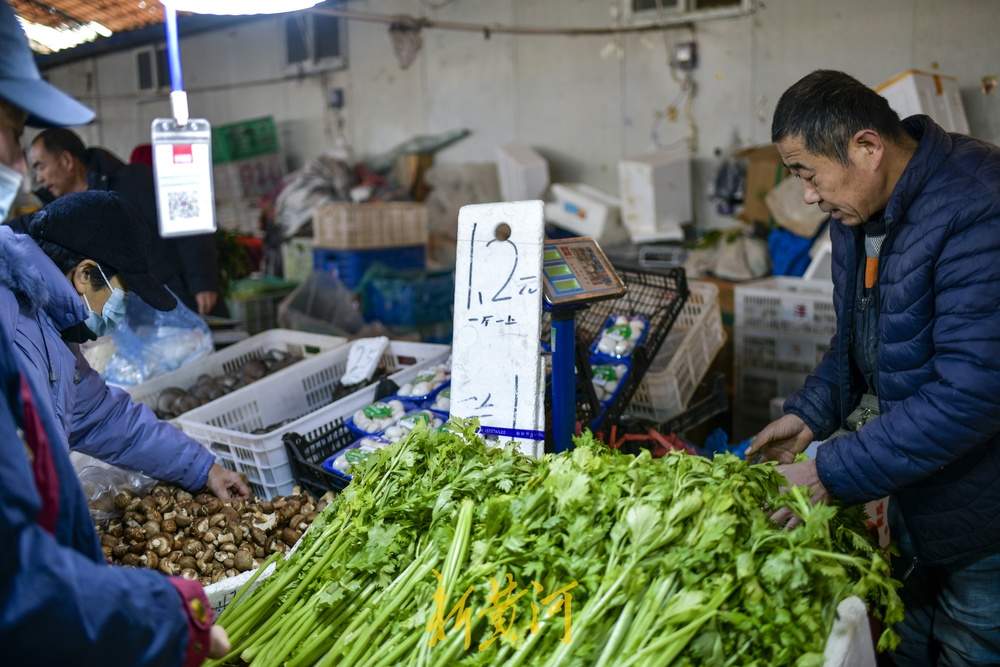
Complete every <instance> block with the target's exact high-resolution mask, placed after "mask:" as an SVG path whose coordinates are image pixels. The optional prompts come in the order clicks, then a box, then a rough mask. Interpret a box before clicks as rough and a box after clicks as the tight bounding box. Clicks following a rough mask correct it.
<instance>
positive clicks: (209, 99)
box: [48, 0, 1000, 225]
mask: <svg viewBox="0 0 1000 667" xmlns="http://www.w3.org/2000/svg"><path fill="white" fill-rule="evenodd" d="M430 4H432V3H429V2H428V3H425V2H421V0H362V1H357V2H351V3H350V7H351V8H355V9H361V10H369V11H377V12H387V13H393V12H403V13H409V14H423V15H427V16H432V17H434V18H442V19H451V20H461V21H471V22H498V23H515V24H524V25H563V26H565V25H569V24H574V25H609V24H610V23H611V21H612V18H611V16H612V13H611V10H612V9H613V8H614V7H615V6H616V5H618V2H617V1H616V0H544V1H542V0H455V1H454V2H452V3H450V4H448V5H446V6H445V7H443V8H440V9H431V8H429V5H430ZM436 4H439V3H436ZM998 9H1000V8H998V3H997V2H995V1H994V0H875V1H872V0H838V1H836V2H830V1H829V0H767V2H766V6H765V7H763V8H762V9H761V10H760V11H759V12H758V13H757V14H756V15H754V16H751V17H743V18H737V19H727V20H721V21H714V22H704V23H699V24H698V25H697V27H696V33H695V35H694V39H696V41H697V42H698V47H699V56H700V66H699V68H698V70H697V71H696V75H695V76H696V81H697V84H698V92H697V95H696V97H695V99H694V103H693V111H694V116H695V118H696V121H697V127H698V136H699V143H698V158H699V159H698V163H697V170H696V189H697V192H696V197H695V201H696V213H697V215H698V219H699V222H700V223H701V224H705V225H714V224H717V223H724V222H725V220H724V219H721V218H719V217H718V216H716V215H715V213H714V211H713V210H712V207H711V206H710V204H709V203H708V200H707V197H706V196H705V192H706V188H707V181H708V179H709V178H710V177H711V175H712V172H713V168H714V165H715V164H716V159H715V157H714V155H715V152H716V150H717V149H719V150H723V151H725V150H727V149H728V148H730V147H732V146H733V145H734V144H736V143H739V144H742V145H746V144H750V143H758V142H766V141H768V140H769V127H770V115H771V113H772V111H773V109H774V105H775V103H776V101H777V99H778V97H779V96H780V94H781V92H782V91H783V90H784V89H785V88H786V87H787V86H788V85H790V84H791V83H793V82H794V81H795V80H796V79H797V78H799V77H801V76H802V75H804V74H806V73H807V72H809V71H811V70H813V69H816V68H821V67H822V68H835V69H842V70H845V71H847V72H849V73H851V74H853V75H855V76H856V77H858V78H859V79H861V80H862V81H864V82H866V83H869V84H876V83H878V82H880V81H882V80H884V79H886V78H888V77H889V76H890V75H892V74H894V73H896V72H898V71H900V70H903V69H907V68H910V67H918V68H922V69H930V68H933V67H938V68H939V69H940V71H941V72H943V73H949V74H954V75H957V76H958V77H959V78H960V80H961V83H962V85H963V89H964V90H965V91H966V94H967V95H969V96H975V95H979V94H980V93H978V92H977V91H978V86H979V81H980V78H981V77H982V76H983V75H987V74H996V73H997V71H998V70H1000V40H998V39H997V38H996V33H995V28H996V25H997V21H996V19H997V16H998ZM690 38H691V33H690V32H689V31H687V30H678V31H674V32H671V33H668V34H667V35H666V36H665V37H664V35H661V34H647V35H642V36H638V35H637V36H629V37H627V38H623V39H621V40H620V41H618V42H617V43H616V44H612V45H611V47H609V48H606V47H608V45H609V42H612V40H611V39H609V38H607V37H588V38H567V37H509V36H495V35H494V36H492V37H491V38H490V39H488V40H487V39H484V38H483V36H482V35H480V34H472V33H459V32H445V31H425V32H424V34H423V42H424V43H423V50H422V51H421V53H420V54H419V55H418V57H417V60H416V62H414V64H413V65H412V66H411V67H410V68H409V69H408V70H401V69H400V67H399V65H398V64H397V62H396V58H395V56H394V54H393V51H392V48H391V44H390V40H389V36H388V34H387V31H386V27H385V26H384V25H377V24H367V23H353V24H351V25H350V27H349V31H348V39H347V43H348V51H349V65H348V68H347V69H346V70H343V71H336V72H327V73H325V74H317V75H308V76H302V77H296V76H293V75H292V76H290V75H289V73H288V71H287V69H286V68H285V67H284V64H283V60H284V55H283V54H284V42H283V32H282V24H281V21H280V19H268V20H263V21H260V22H257V23H253V24H250V25H245V26H241V27H239V28H237V29H233V30H229V31H221V32H215V33H208V34H202V35H196V36H194V37H191V38H190V39H186V40H182V49H183V56H184V67H185V77H186V83H187V87H188V88H189V89H190V90H191V91H192V93H191V96H190V97H191V100H190V102H191V109H192V112H193V113H194V114H195V115H200V116H205V117H207V118H209V119H210V120H211V121H213V123H216V124H222V123H227V122H231V121H236V120H241V119H245V118H252V117H255V116H260V115H266V114H271V115H273V116H274V117H275V118H276V120H277V121H278V123H279V126H280V128H281V131H282V138H283V142H284V146H285V148H286V150H287V153H288V155H289V159H290V162H291V163H292V165H293V166H295V165H298V164H301V163H302V161H304V160H306V159H309V158H311V157H313V156H315V155H317V154H319V153H321V152H322V151H323V150H324V149H326V148H329V147H330V146H331V145H332V142H333V138H334V137H335V129H336V116H335V115H334V112H333V111H331V110H330V109H328V108H327V104H326V100H327V93H328V91H329V90H330V89H332V88H342V89H343V90H344V93H345V96H346V104H347V107H346V109H345V113H344V118H345V121H346V132H347V137H348V139H349V140H350V141H351V143H352V144H353V146H354V148H355V150H356V152H357V153H359V154H368V153H372V152H377V151H381V150H384V149H387V148H390V147H391V146H393V145H394V144H396V143H398V142H400V141H403V140H405V139H407V138H409V137H410V136H412V135H414V134H420V133H428V132H437V131H442V130H448V129H452V128H456V127H468V128H469V129H471V130H472V131H473V134H472V136H471V137H470V138H468V139H466V140H465V141H463V142H461V143H459V144H456V145H455V146H453V147H451V148H449V149H447V150H446V151H444V152H443V153H441V154H440V156H439V161H448V162H463V161H487V160H492V159H493V156H494V148H495V146H496V145H497V144H500V143H505V142H508V141H512V140H516V141H519V142H524V143H529V144H532V145H534V146H536V147H537V148H539V150H540V151H541V152H542V153H543V154H545V155H546V156H547V157H548V158H549V159H550V161H551V165H552V172H553V176H554V178H555V179H556V180H582V181H586V182H588V183H590V184H592V185H596V186H598V187H602V188H605V189H607V190H609V191H611V192H616V191H617V176H616V173H617V172H616V163H617V161H618V159H619V158H621V157H623V156H626V155H629V154H636V153H642V152H645V151H647V150H649V149H651V148H652V146H653V145H652V140H651V131H652V128H653V126H654V123H657V122H658V130H659V135H660V140H661V141H662V142H664V143H670V142H673V141H677V140H682V139H684V138H685V137H686V136H687V126H686V124H685V122H684V119H683V116H681V118H680V119H678V120H676V121H673V122H672V121H670V120H668V119H660V120H659V121H657V114H660V115H662V113H663V110H664V109H665V108H666V107H667V106H668V105H669V104H671V102H672V101H674V100H676V99H677V98H678V95H679V86H678V84H677V83H676V82H675V81H674V80H673V79H672V78H671V76H670V71H669V68H668V67H667V66H666V61H667V48H666V44H668V43H669V42H670V41H671V40H687V39H690ZM615 45H617V46H619V47H620V50H619V52H620V56H619V55H616V54H615V53H613V51H615V49H614V48H613V47H614V46H615ZM609 52H611V53H609ZM48 75H49V77H50V79H51V81H52V82H53V83H55V84H56V85H59V86H62V87H64V88H65V89H67V90H69V91H70V92H72V93H74V94H76V95H77V96H79V97H80V98H81V99H83V100H84V101H86V102H88V103H90V104H92V105H93V106H94V107H95V108H96V109H97V110H98V113H99V122H98V123H97V124H95V125H93V126H91V127H89V128H86V129H85V132H84V134H85V135H86V137H85V138H86V139H87V140H88V141H91V142H95V143H100V144H103V145H105V146H107V147H109V148H111V149H112V150H114V151H116V152H118V153H120V154H123V155H125V156H127V154H128V152H129V151H130V150H131V148H132V146H134V145H135V144H137V143H140V142H143V141H146V140H147V137H148V131H149V123H150V120H151V119H152V118H154V117H156V116H162V115H168V105H167V102H166V99H165V98H164V97H162V96H144V97H139V96H137V95H136V94H135V92H134V90H135V77H136V74H135V56H134V53H133V52H125V53H118V54H112V55H108V56H103V57H100V58H98V59H96V60H88V61H84V62H78V63H73V64H70V65H65V66H61V67H58V68H54V69H52V70H50V71H49V72H48ZM997 94H1000V93H997ZM968 105H969V103H968V102H967V106H968ZM971 106H973V107H974V108H980V107H981V106H982V105H981V104H980V101H979V100H978V99H975V100H973V104H972V105H971ZM998 106H1000V105H997V104H991V105H988V106H987V107H986V108H992V109H997V108H998ZM971 120H972V121H973V130H974V131H975V130H976V129H977V128H976V121H977V119H976V118H972V119H971ZM991 127H992V126H991Z"/></svg>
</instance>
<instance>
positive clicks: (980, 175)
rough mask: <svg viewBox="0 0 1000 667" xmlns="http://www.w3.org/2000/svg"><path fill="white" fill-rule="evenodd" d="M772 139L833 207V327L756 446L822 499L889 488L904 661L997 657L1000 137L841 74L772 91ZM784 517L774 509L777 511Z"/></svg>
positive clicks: (810, 193)
mask: <svg viewBox="0 0 1000 667" xmlns="http://www.w3.org/2000/svg"><path fill="white" fill-rule="evenodd" d="M772 135H773V139H774V141H775V142H776V144H777V147H778V151H779V152H780V153H781V156H782V160H783V161H784V163H785V165H786V166H787V167H788V168H789V170H790V171H791V172H792V174H794V175H795V176H797V177H798V178H800V179H802V180H803V182H804V184H805V201H806V202H807V203H810V204H812V203H816V204H819V206H820V207H821V208H822V209H823V210H824V211H826V212H828V213H830V216H831V218H833V220H834V221H835V222H834V223H833V224H832V226H831V236H832V240H833V282H834V287H835V290H834V305H835V308H836V312H837V334H836V336H835V337H834V338H833V340H832V342H831V347H830V350H829V352H828V353H827V354H826V356H825V357H824V358H823V360H822V362H821V363H820V365H819V366H818V367H817V368H816V370H815V371H814V372H813V373H812V375H810V376H809V378H808V379H807V380H806V383H805V386H804V387H803V389H802V390H801V391H799V392H798V393H797V394H795V395H794V396H792V397H791V398H790V399H789V400H788V401H787V402H786V403H785V413H786V414H785V416H784V417H782V418H781V419H779V420H778V421H776V422H774V423H772V424H770V425H769V426H768V427H767V428H765V429H764V430H763V431H762V432H761V433H760V434H758V436H757V437H756V438H755V441H754V442H753V445H752V447H751V450H750V453H751V454H753V453H755V452H757V451H760V452H762V453H764V454H765V455H766V456H769V457H770V458H775V459H778V460H779V461H782V462H784V463H790V462H791V459H792V458H793V457H794V455H795V454H796V453H798V452H801V451H802V450H804V449H805V447H806V446H807V445H808V444H809V442H811V441H812V440H814V439H816V440H825V439H827V438H830V437H831V436H832V435H834V433H835V432H837V431H838V429H840V428H844V427H845V426H846V425H847V422H848V419H847V418H848V415H850V414H851V413H852V411H854V410H855V408H857V407H858V406H859V404H860V403H861V402H862V397H863V396H865V403H867V404H868V405H871V406H872V409H873V411H875V412H876V413H877V414H878V416H877V417H875V418H874V419H872V420H871V421H868V422H867V423H866V424H865V425H864V426H862V427H861V428H859V429H857V430H856V431H855V432H850V433H843V432H839V434H838V435H837V436H836V437H833V438H832V439H830V440H828V441H827V442H825V443H824V444H822V445H821V446H820V447H819V450H818V454H817V456H816V459H815V461H808V462H805V463H797V464H791V465H785V466H782V468H781V470H782V472H783V473H784V474H785V476H786V477H787V478H788V480H789V481H790V482H791V483H793V484H797V485H803V486H808V487H809V488H810V489H811V490H812V492H813V497H814V498H815V499H816V500H817V501H824V500H827V499H828V498H829V499H835V500H837V501H840V502H843V503H846V504H856V503H863V502H866V501H870V500H875V499H878V498H882V497H885V496H889V497H890V529H891V532H892V537H893V540H894V542H895V543H896V545H897V547H898V548H899V550H900V552H901V557H900V558H898V559H896V561H895V562H894V566H895V575H896V576H897V577H898V578H899V579H902V580H903V582H904V588H903V591H902V594H903V600H904V603H905V604H906V618H905V620H904V621H903V623H901V626H900V627H899V628H898V630H899V631H900V634H901V635H902V638H903V643H902V645H901V646H900V648H899V649H898V651H897V654H896V656H895V659H896V663H897V664H898V665H932V664H947V665H986V664H990V665H996V664H1000V149H998V148H997V147H996V146H992V145H990V144H986V143H983V142H980V141H976V140H974V139H971V138H969V137H966V136H962V135H958V134H949V133H947V132H945V131H944V130H942V129H941V127H939V126H938V125H936V124H935V123H934V122H933V121H932V120H931V119H930V118H927V117H926V116H914V117H911V118H907V119H906V120H904V121H900V120H899V117H898V116H897V115H896V113H895V112H893V111H892V110H891V109H890V108H889V105H888V103H887V102H886V101H885V99H884V98H882V97H881V96H879V95H878V94H877V93H875V92H874V91H872V90H871V89H869V88H867V87H865V86H864V85H863V84H861V83H860V82H858V81H856V80H854V79H853V78H851V77H849V76H848V75H846V74H843V73H840V72H831V71H817V72H814V73H812V74H810V75H808V76H806V77H805V78H804V79H802V80H801V81H799V82H798V83H796V84H795V85H793V86H792V87H791V88H789V89H788V91H786V92H785V94H784V95H783V96H782V98H781V100H780V101H779V102H778V107H777V109H776V111H775V114H774V122H773V125H772ZM787 518H788V517H787V516H786V517H777V518H776V519H777V520H781V519H787Z"/></svg>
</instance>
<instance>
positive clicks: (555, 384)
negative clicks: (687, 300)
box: [542, 237, 625, 452]
mask: <svg viewBox="0 0 1000 667" xmlns="http://www.w3.org/2000/svg"><path fill="white" fill-rule="evenodd" d="M542 277H543V287H544V296H545V299H544V307H545V310H546V311H548V312H549V313H551V315H552V340H551V345H552V440H553V450H554V451H555V452H563V451H566V450H568V449H570V448H571V447H572V438H573V434H574V431H575V425H576V399H577V396H576V394H577V389H576V387H577V376H576V367H577V361H578V360H577V350H576V323H575V318H576V315H577V313H578V312H579V311H582V310H585V309H586V308H588V307H589V306H590V304H592V303H596V302H598V301H604V300H606V299H617V298H619V297H621V296H623V295H624V294H625V284H624V283H623V282H622V280H621V278H620V277H619V276H618V274H617V273H616V272H615V269H614V267H613V266H612V265H611V262H610V261H609V260H608V258H607V257H606V256H605V254H604V251H602V250H601V247H600V246H599V245H598V244H597V242H596V241H594V240H593V239H591V238H588V237H578V238H568V239H558V240H552V241H546V243H545V246H544V249H543V254H542Z"/></svg>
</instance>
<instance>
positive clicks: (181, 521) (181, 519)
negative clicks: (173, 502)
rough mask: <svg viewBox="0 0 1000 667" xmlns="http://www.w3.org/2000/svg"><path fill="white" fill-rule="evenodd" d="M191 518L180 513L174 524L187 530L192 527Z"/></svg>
mask: <svg viewBox="0 0 1000 667" xmlns="http://www.w3.org/2000/svg"><path fill="white" fill-rule="evenodd" d="M191 521H192V519H191V517H190V516H189V515H188V514H186V513H181V512H178V513H177V516H176V517H174V522H175V523H177V525H178V526H180V527H181V528H187V527H188V526H190V525H191Z"/></svg>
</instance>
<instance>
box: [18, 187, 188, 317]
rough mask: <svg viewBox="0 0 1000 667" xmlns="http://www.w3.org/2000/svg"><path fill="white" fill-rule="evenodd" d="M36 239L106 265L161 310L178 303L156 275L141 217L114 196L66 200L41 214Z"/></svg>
mask: <svg viewBox="0 0 1000 667" xmlns="http://www.w3.org/2000/svg"><path fill="white" fill-rule="evenodd" d="M28 230H29V232H30V234H31V236H32V237H34V238H36V239H39V240H42V241H48V242H50V243H54V244H56V245H60V246H62V247H63V248H66V249H67V250H72V251H73V252H75V253H77V254H78V255H82V256H83V257H85V258H87V259H92V260H94V261H95V262H97V263H98V264H106V265H108V266H110V267H112V268H113V269H114V270H115V272H117V273H118V274H120V275H121V277H122V279H123V280H124V281H125V286H126V287H127V288H128V290H129V291H130V292H135V293H136V294H138V295H139V297H140V298H141V299H142V300H143V301H145V302H146V303H148V304H149V305H150V306H152V307H153V308H155V309H157V310H172V309H173V308H174V306H176V305H177V300H176V299H175V298H174V296H173V295H172V294H171V293H170V292H169V291H168V290H167V288H165V287H164V286H163V283H162V282H160V281H159V280H157V279H156V278H154V277H153V275H152V272H151V271H150V261H151V260H150V258H151V257H152V252H153V250H152V248H153V241H154V239H151V238H149V232H148V231H147V228H146V225H145V224H144V223H143V220H142V218H141V214H140V213H139V211H138V210H136V209H135V208H133V207H132V205H131V204H129V203H128V202H126V201H125V200H124V199H122V198H121V197H119V196H118V195H117V194H115V193H114V192H104V191H100V190H92V191H89V192H78V193H74V194H69V195H66V196H64V197H60V198H59V199H57V200H55V201H54V202H52V203H51V204H49V205H48V206H46V207H45V208H43V209H42V210H40V211H38V212H37V213H35V214H34V215H33V216H32V218H31V222H30V223H29V224H28Z"/></svg>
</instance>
